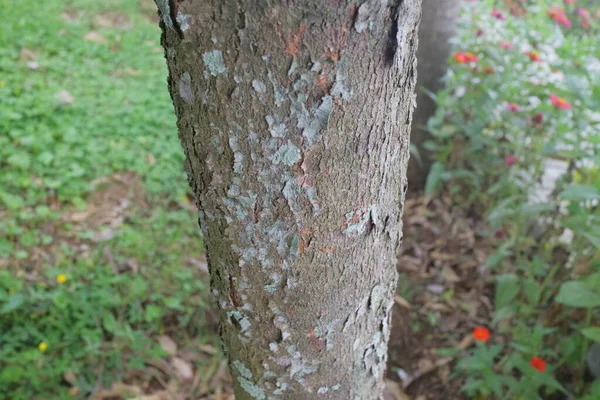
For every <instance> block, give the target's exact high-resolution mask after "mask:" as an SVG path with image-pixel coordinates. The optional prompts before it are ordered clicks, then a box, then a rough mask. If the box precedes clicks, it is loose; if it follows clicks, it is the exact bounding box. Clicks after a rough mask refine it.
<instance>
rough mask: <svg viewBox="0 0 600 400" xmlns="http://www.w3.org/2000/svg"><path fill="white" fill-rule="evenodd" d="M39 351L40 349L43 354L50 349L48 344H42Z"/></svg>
mask: <svg viewBox="0 0 600 400" xmlns="http://www.w3.org/2000/svg"><path fill="white" fill-rule="evenodd" d="M38 349H40V351H41V352H44V351H46V350H47V349H48V344H47V343H46V342H41V343H40V344H39V345H38Z"/></svg>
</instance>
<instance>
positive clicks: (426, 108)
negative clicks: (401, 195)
mask: <svg viewBox="0 0 600 400" xmlns="http://www.w3.org/2000/svg"><path fill="white" fill-rule="evenodd" d="M460 3H461V2H460V0H444V1H439V0H423V19H422V22H421V27H420V28H419V50H418V52H417V58H418V59H419V68H418V76H419V79H418V82H417V108H416V110H415V114H414V117H413V124H412V133H411V143H412V144H413V145H414V146H415V147H416V148H417V150H418V151H419V155H420V158H421V160H422V162H419V161H418V159H417V157H412V158H411V160H410V164H409V166H408V182H409V184H410V187H411V190H418V189H422V188H423V187H424V185H425V180H426V179H427V174H428V173H429V168H430V167H431V157H430V154H429V153H428V151H427V150H426V149H425V148H423V146H422V145H423V143H424V142H425V141H426V140H427V139H428V138H429V134H428V132H427V130H426V129H425V127H426V126H427V120H428V119H429V117H431V116H432V115H433V114H434V113H435V101H434V100H433V99H432V98H431V97H429V95H428V94H427V93H425V92H424V91H423V89H426V90H428V91H429V92H432V93H437V92H438V90H440V88H441V86H442V81H441V80H442V78H443V77H444V75H445V74H446V69H447V67H448V62H447V61H448V57H449V56H450V50H451V49H452V46H451V44H450V39H451V38H452V37H453V36H454V33H455V30H456V22H457V19H458V12H459V10H460Z"/></svg>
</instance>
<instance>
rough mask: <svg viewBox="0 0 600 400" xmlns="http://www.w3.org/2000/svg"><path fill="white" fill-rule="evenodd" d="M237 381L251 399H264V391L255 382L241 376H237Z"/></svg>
mask: <svg viewBox="0 0 600 400" xmlns="http://www.w3.org/2000/svg"><path fill="white" fill-rule="evenodd" d="M238 382H239V383H240V386H241V387H242V389H244V390H245V391H246V393H248V394H249V395H250V396H251V397H252V398H253V399H256V400H265V399H266V396H265V391H264V390H263V389H262V388H261V387H259V386H258V385H257V384H256V383H254V382H252V381H251V380H249V379H246V378H243V377H239V378H238Z"/></svg>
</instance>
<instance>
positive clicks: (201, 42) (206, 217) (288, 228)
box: [157, 0, 420, 400]
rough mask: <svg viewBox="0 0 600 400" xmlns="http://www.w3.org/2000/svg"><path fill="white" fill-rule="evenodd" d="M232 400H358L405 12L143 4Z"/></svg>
mask: <svg viewBox="0 0 600 400" xmlns="http://www.w3.org/2000/svg"><path fill="white" fill-rule="evenodd" d="M157 5H158V6H159V10H160V16H161V26H162V29H163V39H162V40H163V46H164V48H165V54H166V59H167V65H168V68H169V78H168V83H169V90H170V92H171V97H172V99H173V103H174V105H175V111H176V114H177V119H178V128H179V137H180V139H181V143H182V145H183V148H184V150H185V154H186V169H187V173H188V178H189V183H190V185H191V188H192V190H193V192H194V194H195V196H196V199H197V200H196V202H197V206H198V209H199V210H200V211H199V214H200V218H199V223H200V227H201V229H202V232H203V236H204V242H205V244H206V252H207V258H208V262H209V268H210V275H211V288H212V292H213V294H214V295H215V296H216V298H217V301H218V305H219V313H220V334H221V337H222V340H223V345H224V349H225V352H226V353H227V355H228V358H229V361H230V367H231V372H232V375H233V378H234V382H235V392H236V399H238V400H243V399H292V400H293V399H313V398H323V399H376V398H379V396H380V394H381V392H382V389H383V376H384V372H385V364H386V359H387V355H386V353H387V342H388V337H389V331H390V309H391V306H392V295H393V293H394V291H395V288H396V281H397V274H396V269H395V264H396V253H397V250H398V247H399V245H400V241H401V227H402V224H401V216H402V204H403V202H404V193H405V191H406V168H407V162H408V149H409V134H410V123H411V113H412V109H413V104H414V86H415V78H416V77H415V75H416V62H415V51H416V46H417V34H416V33H417V26H418V22H419V19H420V0H404V1H393V2H390V3H389V4H388V2H387V1H386V0H370V1H340V0H336V1H334V0H303V1H294V0H288V1H286V2H276V1H272V0H237V1H233V0H184V1H178V0H170V1H167V0H157Z"/></svg>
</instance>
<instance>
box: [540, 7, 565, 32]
mask: <svg viewBox="0 0 600 400" xmlns="http://www.w3.org/2000/svg"><path fill="white" fill-rule="evenodd" d="M546 14H548V16H549V17H550V18H552V19H553V20H555V21H556V22H558V23H559V24H561V25H563V26H564V27H565V28H570V27H571V21H570V20H569V18H567V14H565V10H564V9H563V8H562V7H557V6H552V7H550V9H549V10H548V11H546Z"/></svg>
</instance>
